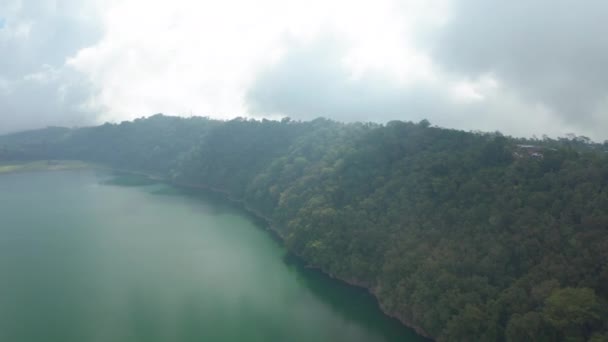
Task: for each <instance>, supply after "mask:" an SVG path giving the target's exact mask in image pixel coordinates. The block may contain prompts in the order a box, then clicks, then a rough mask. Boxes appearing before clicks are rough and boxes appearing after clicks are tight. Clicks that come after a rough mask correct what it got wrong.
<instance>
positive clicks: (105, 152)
mask: <svg viewBox="0 0 608 342" xmlns="http://www.w3.org/2000/svg"><path fill="white" fill-rule="evenodd" d="M51 130H53V131H49V130H42V131H37V132H29V133H22V134H21V135H11V136H5V137H0V146H2V147H0V160H2V159H4V160H8V159H80V160H88V161H94V162H102V163H106V164H109V165H112V166H114V167H116V168H120V169H130V170H137V171H144V172H148V173H153V174H156V175H159V176H162V177H165V178H167V179H170V180H172V181H175V182H179V183H182V184H193V185H200V186H206V187H210V188H214V189H218V190H221V191H223V192H225V193H226V194H228V195H229V196H231V197H232V198H234V199H238V200H241V201H243V202H244V204H245V205H247V206H248V207H249V208H251V209H252V210H254V211H256V212H257V213H258V214H259V215H262V216H264V217H266V218H267V219H268V220H269V221H270V222H271V224H272V226H273V227H274V229H276V230H277V232H278V233H279V235H280V236H282V237H283V239H284V240H285V243H286V245H287V246H288V248H289V249H290V250H291V251H292V252H294V253H295V254H297V255H299V256H301V257H302V258H303V259H304V260H306V261H307V262H308V263H310V264H311V265H312V266H315V267H319V268H320V269H322V270H323V271H325V272H327V273H329V274H331V275H333V276H335V277H337V278H340V279H343V280H346V281H348V282H350V283H353V284H357V285H360V286H365V287H367V288H369V289H370V290H371V291H372V292H373V293H374V294H375V295H376V296H377V297H378V299H379V301H380V303H381V305H382V307H383V308H384V309H385V310H386V311H387V312H388V313H390V314H392V315H395V316H396V317H398V318H400V319H401V320H402V321H403V322H405V323H407V324H409V325H411V326H413V327H416V328H417V329H418V330H419V331H421V332H423V333H425V334H427V335H429V336H432V337H434V338H436V339H438V340H443V341H503V340H507V341H531V340H536V341H555V340H571V341H585V340H593V341H605V340H608V332H607V331H608V318H607V317H608V312H607V311H606V307H608V157H607V155H608V153H606V152H604V151H605V150H606V146H605V145H599V144H592V143H590V142H589V141H586V140H585V139H580V138H576V137H573V138H571V139H561V140H559V141H555V140H550V139H545V140H543V141H530V140H525V139H513V138H509V137H504V136H502V135H501V134H499V133H493V134H479V133H476V134H474V133H468V132H462V131H456V130H446V129H441V128H436V127H430V125H429V124H428V122H426V121H423V122H421V123H419V124H414V123H406V122H391V123H388V124H386V125H378V124H362V123H356V124H341V123H336V122H333V121H329V120H324V119H317V120H314V121H311V122H293V121H290V120H287V119H286V120H283V121H281V122H277V121H268V120H263V121H253V120H245V119H236V120H232V121H228V122H222V121H214V120H209V119H205V118H191V119H180V118H174V117H166V116H162V115H157V116H153V117H151V118H149V119H140V120H136V121H135V122H124V123H121V124H119V125H111V124H106V125H102V126H99V127H91V128H83V129H76V130H66V129H57V128H52V129H51Z"/></svg>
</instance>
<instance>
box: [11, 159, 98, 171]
mask: <svg viewBox="0 0 608 342" xmlns="http://www.w3.org/2000/svg"><path fill="white" fill-rule="evenodd" d="M92 167H96V165H93V164H90V163H86V162H83V161H80V160H37V161H24V162H19V161H11V162H1V161H0V174H5V173H17V172H30V171H62V170H74V169H85V168H92Z"/></svg>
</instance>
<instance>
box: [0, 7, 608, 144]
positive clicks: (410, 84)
mask: <svg viewBox="0 0 608 342" xmlns="http://www.w3.org/2000/svg"><path fill="white" fill-rule="evenodd" d="M607 14H608V4H607V3H606V2H605V1H602V0H589V1H584V2H580V1H574V0H557V1H556V0H551V1H549V0H537V1H533V2H530V1H523V0H517V1H508V2H505V1H500V0H489V1H488V0H483V1H481V0H379V1H354V2H353V1H346V0H332V1H329V2H328V1H321V0H311V1H294V0H289V1H283V0H260V1H255V2H251V1H245V0H227V1H192V0H177V1H170V2H166V1H147V0H126V1H111V0H110V1H108V0H78V1H76V0H57V1H36V0H5V1H2V3H1V4H0V50H1V51H3V55H2V59H1V60H0V132H12V131H18V130H23V129H30V128H41V127H45V126H49V125H61V126H83V125H91V124H98V123H103V122H105V121H110V122H120V121H123V120H129V119H133V118H138V117H142V116H148V115H151V114H153V113H159V112H162V113H166V114H171V115H181V116H190V115H192V114H194V115H200V116H209V117H212V118H222V119H229V118H234V117H256V118H262V117H264V118H280V117H283V116H289V117H291V118H293V119H312V118H316V117H320V116H322V117H327V118H331V119H335V120H339V121H347V122H350V121H373V122H387V121H390V120H405V121H408V120H411V121H414V122H417V121H419V120H421V119H424V118H426V119H429V120H430V121H431V122H433V123H434V124H437V125H439V126H442V127H449V128H458V129H464V130H483V131H496V130H499V131H501V132H503V133H505V134H509V135H516V136H532V135H534V134H536V135H537V136H538V137H540V136H542V134H548V135H550V136H552V137H556V136H565V135H566V134H568V133H575V134H576V135H584V136H588V137H590V138H592V139H594V140H596V141H603V140H605V139H607V138H608V136H607V135H606V133H605V132H607V131H608V115H606V110H607V109H608V98H607V97H606V95H608V89H607V85H606V82H605V80H606V79H608V75H607V74H606V73H607V72H608V71H606V70H607V69H606V68H605V61H606V60H608V42H606V40H605V39H602V37H603V35H604V33H605V32H604V31H605V25H604V18H605V17H606V15H607Z"/></svg>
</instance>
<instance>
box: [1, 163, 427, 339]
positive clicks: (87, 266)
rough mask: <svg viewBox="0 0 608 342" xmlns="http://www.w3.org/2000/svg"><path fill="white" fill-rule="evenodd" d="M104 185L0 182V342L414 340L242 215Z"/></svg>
mask: <svg viewBox="0 0 608 342" xmlns="http://www.w3.org/2000/svg"><path fill="white" fill-rule="evenodd" d="M114 177H115V176H114V175H111V174H109V173H105V172H99V171H92V170H79V171H61V172H35V173H18V174H7V175H2V176H0V341H11V342H22V341H23V342H25V341H28V342H30V341H35V342H38V341H41V342H43V341H44V342H47V341H48V342H70V341H78V342H82V341H100V342H101V341H151V342H153V341H338V342H339V341H372V342H373V341H421V340H422V339H421V338H420V337H418V336H417V335H416V334H414V333H413V332H411V331H410V330H409V329H407V328H404V327H403V326H401V325H400V324H399V323H398V322H396V321H395V320H393V319H390V318H388V317H386V316H384V315H383V314H382V313H381V312H380V311H379V309H378V308H377V304H376V303H375V302H374V300H373V298H371V297H370V296H369V295H368V294H366V293H365V292H364V291H362V290H360V289H356V288H352V287H350V286H346V285H344V284H342V283H340V282H337V281H334V280H331V279H329V278H327V277H326V276H324V275H322V274H319V273H318V272H315V271H311V270H307V269H305V268H303V267H302V266H301V265H300V263H299V262H297V261H295V260H293V258H291V257H289V256H288V255H287V253H286V251H285V249H284V248H283V247H282V246H281V244H280V243H279V242H278V241H276V240H275V239H273V238H272V237H271V235H270V234H269V233H268V232H266V231H264V230H263V229H261V228H263V227H261V226H260V225H259V223H256V222H255V221H254V220H253V219H252V218H251V217H249V216H248V215H246V214H245V213H244V212H242V211H240V210H239V209H237V208H233V207H231V206H230V205H229V204H227V203H225V202H222V201H219V200H217V199H213V198H212V197H206V196H205V195H201V194H197V195H195V194H193V193H191V192H186V191H184V190H179V189H175V188H172V187H170V186H168V185H165V184H153V183H152V184H150V183H148V182H136V183H132V182H130V183H131V185H135V184H136V185H137V186H125V185H124V184H123V182H119V181H118V182H117V181H115V180H116V179H115V178H114ZM127 183H129V182H127ZM119 184H123V185H119Z"/></svg>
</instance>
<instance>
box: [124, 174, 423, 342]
mask: <svg viewBox="0 0 608 342" xmlns="http://www.w3.org/2000/svg"><path fill="white" fill-rule="evenodd" d="M134 174H140V175H145V176H148V177H153V178H151V179H156V180H160V181H162V182H165V183H167V184H170V185H172V186H177V187H183V188H189V189H197V190H202V191H207V192H211V193H213V194H215V195H220V196H221V197H222V198H223V199H225V200H227V201H229V202H231V203H232V204H235V205H238V207H239V208H240V209H242V210H244V211H245V212H247V213H248V214H250V215H252V216H253V217H255V218H256V219H258V220H260V221H263V222H264V223H265V226H266V228H265V230H267V231H268V232H270V233H271V234H272V235H273V236H275V237H276V238H278V239H279V240H280V242H281V243H282V244H283V246H285V237H284V236H283V235H281V233H280V231H279V230H278V229H277V228H276V226H275V225H274V224H273V223H272V220H271V219H270V218H268V217H266V216H265V215H263V214H262V213H260V212H259V211H257V210H255V209H253V208H251V207H250V206H249V205H247V203H245V201H243V200H240V199H236V198H233V197H232V196H230V194H229V193H228V192H227V191H226V190H224V189H219V188H215V187H212V186H209V185H205V184H193V183H182V182H176V181H172V180H169V179H164V178H162V177H158V176H153V175H149V174H145V173H142V172H135V173H134ZM287 251H288V252H289V253H290V254H292V255H294V256H295V257H297V258H298V259H300V260H301V261H303V262H304V264H305V265H306V266H305V267H307V268H310V269H314V270H316V271H318V272H320V273H322V274H324V275H326V276H328V277H329V278H331V279H334V280H338V281H340V282H343V283H345V284H347V285H349V286H353V287H357V288H359V289H363V290H365V291H366V292H368V293H369V294H370V295H371V296H372V297H373V298H374V299H375V301H376V303H377V305H378V308H379V309H380V311H381V312H382V313H384V315H386V316H387V317H390V318H393V319H396V320H397V321H399V322H400V323H401V324H402V325H403V326H405V327H407V328H409V329H412V330H413V331H415V332H416V333H417V334H418V335H420V336H422V337H424V338H426V339H429V340H431V341H434V340H435V339H434V338H433V337H432V336H430V334H429V333H427V332H426V331H425V330H424V329H422V328H421V327H419V326H416V325H414V324H412V323H411V322H410V321H409V320H408V319H406V318H404V317H401V316H400V315H399V314H397V313H393V312H390V311H388V310H387V309H386V307H385V306H384V305H383V303H382V302H381V301H380V299H379V297H378V294H377V290H376V289H375V288H373V287H370V286H368V285H365V284H363V283H360V282H357V281H356V280H349V279H345V278H341V277H338V276H336V275H334V274H332V273H329V272H327V271H325V270H324V269H323V268H321V267H319V266H316V265H312V264H310V263H309V262H308V261H307V260H306V259H305V258H304V257H302V256H300V255H298V254H296V253H294V252H293V251H291V250H289V249H288V250H287Z"/></svg>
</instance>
